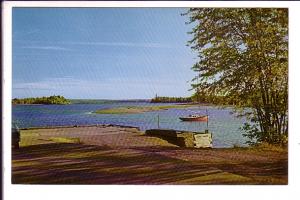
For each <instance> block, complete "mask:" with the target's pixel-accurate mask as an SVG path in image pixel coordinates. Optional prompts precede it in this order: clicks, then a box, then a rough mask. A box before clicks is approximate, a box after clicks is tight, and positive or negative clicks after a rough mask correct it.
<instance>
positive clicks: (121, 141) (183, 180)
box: [12, 127, 288, 184]
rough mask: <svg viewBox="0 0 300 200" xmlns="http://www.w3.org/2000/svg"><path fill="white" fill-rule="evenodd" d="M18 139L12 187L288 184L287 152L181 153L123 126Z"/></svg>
mask: <svg viewBox="0 0 300 200" xmlns="http://www.w3.org/2000/svg"><path fill="white" fill-rule="evenodd" d="M74 138H79V139H80V143H78V140H74ZM21 140H22V143H21V148H20V149H18V150H16V149H13V155H12V156H13V160H12V183H16V184H20V183H21V184H23V183H27V184H287V182H288V155H287V151H286V150H278V149H275V150H270V149H262V148H233V149H193V148H181V147H177V146H175V145H172V144H169V143H168V142H166V141H164V140H162V139H159V138H154V137H148V136H145V135H143V134H142V133H141V132H139V131H137V130H136V129H133V128H122V127H78V128H59V129H35V130H26V131H22V132H21Z"/></svg>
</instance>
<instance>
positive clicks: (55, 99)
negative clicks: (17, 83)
mask: <svg viewBox="0 0 300 200" xmlns="http://www.w3.org/2000/svg"><path fill="white" fill-rule="evenodd" d="M12 103H13V104H70V101H69V100H68V99H66V98H64V97H63V96H59V95H58V96H55V95H54V96H49V97H36V98H25V99H17V98H14V99H13V100H12Z"/></svg>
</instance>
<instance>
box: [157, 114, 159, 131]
mask: <svg viewBox="0 0 300 200" xmlns="http://www.w3.org/2000/svg"><path fill="white" fill-rule="evenodd" d="M157 128H159V115H157Z"/></svg>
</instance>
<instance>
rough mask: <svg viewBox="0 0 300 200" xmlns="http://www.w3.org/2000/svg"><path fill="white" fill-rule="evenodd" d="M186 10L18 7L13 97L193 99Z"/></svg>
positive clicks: (194, 60) (15, 22)
mask: <svg viewBox="0 0 300 200" xmlns="http://www.w3.org/2000/svg"><path fill="white" fill-rule="evenodd" d="M184 12H186V9H184V8H13V30H12V31H13V33H12V39H13V44H12V47H13V58H12V61H13V69H12V70H13V74H12V76H13V77H12V82H13V83H12V85H13V90H12V95H13V98H25V97H38V96H50V95H63V96H65V97H66V98H71V99H149V98H153V97H154V96H155V95H156V94H157V95H158V96H189V95H191V94H192V92H191V91H189V90H190V89H191V86H190V85H191V83H190V80H191V79H192V78H193V77H194V76H195V72H193V71H192V70H191V67H192V66H193V64H194V63H195V62H196V57H197V56H196V55H195V53H194V52H193V51H192V50H191V48H190V47H188V46H186V45H187V41H188V40H190V39H191V35H190V34H188V32H189V31H191V29H192V27H191V25H187V24H186V23H185V22H187V21H188V17H187V16H182V15H181V14H182V13H184Z"/></svg>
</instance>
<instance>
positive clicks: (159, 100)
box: [150, 95, 193, 103]
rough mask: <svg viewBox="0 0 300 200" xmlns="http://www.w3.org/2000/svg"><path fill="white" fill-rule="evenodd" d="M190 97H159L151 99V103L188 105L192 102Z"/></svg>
mask: <svg viewBox="0 0 300 200" xmlns="http://www.w3.org/2000/svg"><path fill="white" fill-rule="evenodd" d="M192 101H193V100H192V98H191V97H159V96H157V95H156V96H155V98H153V99H151V101H150V102H151V103H190V102H192Z"/></svg>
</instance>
